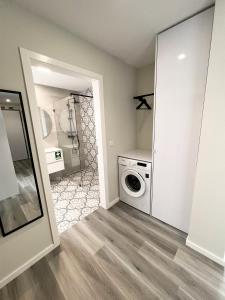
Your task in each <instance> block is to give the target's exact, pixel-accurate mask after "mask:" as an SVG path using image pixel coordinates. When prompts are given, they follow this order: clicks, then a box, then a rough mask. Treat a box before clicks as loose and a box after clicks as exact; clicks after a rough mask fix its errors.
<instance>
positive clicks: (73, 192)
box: [51, 169, 100, 233]
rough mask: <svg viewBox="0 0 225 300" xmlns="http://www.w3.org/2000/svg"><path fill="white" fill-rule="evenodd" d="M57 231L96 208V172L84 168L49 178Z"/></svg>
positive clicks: (97, 190)
mask: <svg viewBox="0 0 225 300" xmlns="http://www.w3.org/2000/svg"><path fill="white" fill-rule="evenodd" d="M51 190H52V198H53V202H54V206H55V213H56V221H57V225H58V230H59V233H62V232H63V231H65V230H67V229H68V228H70V227H71V226H72V225H73V224H76V223H77V222H78V221H80V220H82V219H83V218H84V217H85V216H87V215H89V214H90V213H91V212H93V211H94V210H96V209H97V208H98V207H99V204H100V198H99V180H98V173H97V172H96V171H94V170H93V169H86V170H83V171H81V172H77V173H73V174H70V175H66V176H63V177H60V176H59V177H54V179H52V180H51Z"/></svg>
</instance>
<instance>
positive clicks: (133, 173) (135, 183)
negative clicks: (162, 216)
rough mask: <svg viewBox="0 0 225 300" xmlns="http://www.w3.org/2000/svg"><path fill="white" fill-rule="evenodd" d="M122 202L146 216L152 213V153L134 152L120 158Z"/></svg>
mask: <svg viewBox="0 0 225 300" xmlns="http://www.w3.org/2000/svg"><path fill="white" fill-rule="evenodd" d="M118 165H119V192H120V200H121V201H123V202H125V203H127V204H129V205H130V206H133V207H135V208H136V209H139V210H141V211H143V212H145V213H146V214H150V211H151V169H152V158H151V153H149V152H148V151H143V150H133V151H130V152H127V153H125V154H121V155H120V156H119V157H118Z"/></svg>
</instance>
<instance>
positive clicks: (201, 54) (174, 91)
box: [118, 8, 213, 234]
mask: <svg viewBox="0 0 225 300" xmlns="http://www.w3.org/2000/svg"><path fill="white" fill-rule="evenodd" d="M212 22H213V8H209V9H207V10H205V11H203V12H201V13H199V14H196V15H195V16H193V17H191V18H189V19H187V20H185V21H183V22H181V23H179V24H176V25H174V26H172V27H170V28H167V29H165V30H163V31H162V32H160V33H159V34H157V35H156V48H155V49H156V50H155V53H152V56H151V57H152V63H151V64H148V65H145V66H143V67H139V68H138V69H137V72H136V95H134V97H133V99H131V101H134V102H135V105H136V107H134V109H135V108H136V121H135V122H136V145H135V149H128V150H129V151H125V152H123V153H118V173H119V194H120V196H119V199H120V200H121V201H122V202H124V203H126V204H128V205H130V206H132V207H134V208H136V209H138V210H140V211H142V212H144V213H146V214H148V215H151V216H152V217H154V218H156V219H159V220H160V221H163V222H165V223H166V224H169V225H171V226H173V227H175V228H177V229H179V230H181V231H183V232H185V233H186V234H187V233H189V227H190V219H191V208H192V198H193V193H194V180H195V174H196V163H197V158H198V147H199V139H200V131H201V122H202V111H203V104H204V93H205V85H206V77H207V66H208V60H209V53H210V41H211V31H212ZM198 28H201V30H200V31H199V30H198ZM193 32H194V34H193ZM202 45H204V47H202ZM155 75H157V76H155ZM193 76H194V77H195V79H196V81H197V82H198V89H197V90H196V83H195V82H194V81H193V80H192V78H193ZM184 91H186V93H184ZM181 100H182V101H181Z"/></svg>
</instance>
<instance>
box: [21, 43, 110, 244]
mask: <svg viewBox="0 0 225 300" xmlns="http://www.w3.org/2000/svg"><path fill="white" fill-rule="evenodd" d="M20 56H21V61H22V67H23V72H24V79H25V85H26V90H27V96H28V104H29V108H30V114H31V121H32V125H33V129H34V136H35V143H36V147H37V153H38V158H39V165H40V171H41V176H42V182H43V188H44V192H45V198H46V206H47V211H48V216H49V221H50V227H51V230H52V239H53V244H54V245H58V244H59V233H58V229H57V225H56V219H55V212H54V206H53V201H52V196H51V190H50V182H49V175H48V172H47V165H46V162H45V152H44V148H43V144H42V135H41V126H40V120H39V118H38V107H37V101H36V94H35V89H34V82H33V75H32V69H31V65H32V60H36V61H40V62H41V63H47V64H50V65H53V66H55V67H59V68H61V69H64V70H66V71H68V72H71V73H72V72H73V73H74V75H76V74H77V75H78V76H83V77H87V78H89V79H90V80H91V82H92V87H93V96H94V111H95V123H96V139H97V145H98V170H99V189H100V205H101V206H102V207H103V208H105V209H108V208H109V206H110V205H109V187H108V176H107V174H108V165H107V149H106V134H105V115H104V97H103V77H102V75H100V74H97V73H94V72H91V71H88V70H86V69H83V68H80V67H77V66H74V65H71V64H67V63H65V62H62V61H59V60H57V59H53V58H51V57H48V56H45V55H42V54H39V53H36V52H33V51H30V50H27V49H24V48H20Z"/></svg>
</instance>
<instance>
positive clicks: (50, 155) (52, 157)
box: [45, 147, 65, 174]
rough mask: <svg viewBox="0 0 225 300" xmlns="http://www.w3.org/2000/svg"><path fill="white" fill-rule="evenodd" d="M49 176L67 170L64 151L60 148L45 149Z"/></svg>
mask: <svg viewBox="0 0 225 300" xmlns="http://www.w3.org/2000/svg"><path fill="white" fill-rule="evenodd" d="M45 156H46V162H47V168H48V174H51V173H55V172H58V171H62V170H64V169H65V166H64V159H63V151H62V149H60V148H56V147H51V148H46V149H45Z"/></svg>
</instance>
